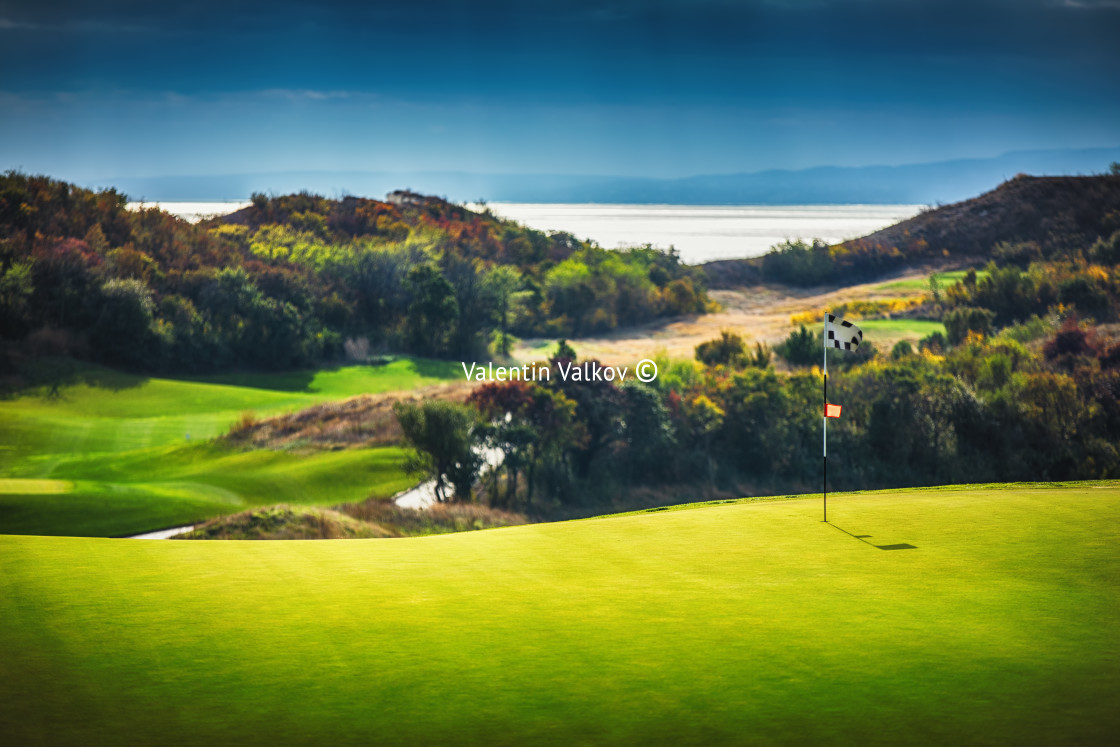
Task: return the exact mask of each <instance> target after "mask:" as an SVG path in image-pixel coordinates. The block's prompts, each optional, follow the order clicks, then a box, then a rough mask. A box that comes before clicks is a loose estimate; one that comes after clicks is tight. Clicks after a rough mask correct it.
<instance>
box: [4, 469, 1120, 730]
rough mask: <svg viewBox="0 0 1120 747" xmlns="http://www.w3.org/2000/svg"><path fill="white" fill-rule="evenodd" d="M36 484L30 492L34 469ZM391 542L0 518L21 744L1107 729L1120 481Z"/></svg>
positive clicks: (737, 509)
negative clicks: (24, 533) (127, 531)
mask: <svg viewBox="0 0 1120 747" xmlns="http://www.w3.org/2000/svg"><path fill="white" fill-rule="evenodd" d="M41 488H42V489H43V490H51V489H55V488H52V486H50V485H44V486H41ZM829 509H830V510H829V516H830V519H831V522H832V523H831V524H827V523H823V522H821V521H820V501H819V498H811V499H802V500H776V501H756V502H739V503H729V504H718V505H699V506H694V507H686V508H684V509H680V510H664V511H652V512H647V513H637V514H630V515H625V516H617V517H606V518H602V519H590V520H584V521H575V522H567V523H558V524H541V525H532V526H524V527H516V528H509V529H498V530H491V531H484V532H469V533H463V534H454V535H443V536H436V537H426V538H416V539H405V540H368V541H367V540H347V541H319V542H185V541H170V542H157V541H152V542H143V541H135V540H110V539H73V538H46V537H2V538H0V598H2V599H3V600H4V615H3V616H2V617H0V649H2V650H3V651H4V652H5V654H4V656H3V657H0V732H2V733H4V734H6V735H9V736H10V740H9V741H11V742H12V743H20V744H22V743H47V744H51V743H62V742H68V743H79V742H80V743H82V744H114V745H115V744H147V743H153V742H160V741H167V740H170V741H174V742H175V743H179V744H208V745H212V744H226V743H238V744H241V743H248V744H269V745H283V744H307V743H321V744H369V743H386V744H463V743H468V744H541V743H548V744H573V743H607V744H610V743H614V744H645V743H657V744H689V743H691V744H712V743H728V744H741V743H779V744H803V743H818V744H819V743H825V744H854V745H866V744H899V743H924V744H946V743H949V744H952V743H964V744H975V743H989V744H991V743H996V744H1064V743H1089V744H1101V743H1107V742H1110V741H1111V740H1112V738H1113V737H1114V736H1115V734H1116V733H1117V730H1118V729H1120V707H1118V706H1120V696H1118V693H1120V629H1118V627H1117V624H1116V621H1117V620H1118V619H1120V557H1118V551H1117V546H1118V544H1117V543H1118V540H1120V484H1118V483H1116V482H1112V483H1099V484H1081V485H1070V486H1045V487H1018V488H1002V489H1001V488H996V489H990V488H952V489H939V490H928V491H923V490H909V491H884V492H877V493H866V494H858V495H837V496H835V497H833V498H832V500H830V505H829Z"/></svg>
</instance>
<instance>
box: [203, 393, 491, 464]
mask: <svg viewBox="0 0 1120 747" xmlns="http://www.w3.org/2000/svg"><path fill="white" fill-rule="evenodd" d="M474 386H475V383H474V382H470V381H452V382H446V383H442V384H436V385H433V386H429V387H424V388H422V389H417V390H415V391H412V392H391V393H386V394H363V395H360V396H357V397H351V398H350V399H345V400H340V401H337V402H324V403H323V404H320V405H314V406H312V407H308V408H306V409H303V410H299V411H298V412H292V413H286V414H284V415H277V416H276V417H272V418H267V419H265V420H259V421H258V420H255V419H254V418H252V416H251V415H250V416H249V417H246V416H242V418H241V420H239V421H238V422H237V423H236V424H234V426H233V427H232V428H231V429H230V432H229V433H228V434H227V435H226V436H225V438H226V440H227V441H229V442H231V443H234V444H237V445H240V446H247V447H250V448H254V449H297V448H306V449H348V448H359V447H373V446H386V445H390V444H396V443H399V442H400V440H401V429H400V424H399V423H397V418H396V416H395V415H393V404H394V403H395V402H400V401H413V402H419V401H421V400H426V399H443V400H449V401H452V402H462V401H463V400H465V399H466V398H467V395H469V394H470V392H471V390H472V389H473V388H474Z"/></svg>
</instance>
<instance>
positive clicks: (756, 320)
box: [514, 269, 930, 366]
mask: <svg viewBox="0 0 1120 747" xmlns="http://www.w3.org/2000/svg"><path fill="white" fill-rule="evenodd" d="M929 272H930V271H929V270H928V269H916V270H910V271H908V272H907V273H906V274H903V275H899V276H897V277H891V278H881V279H879V280H876V281H875V282H872V283H864V284H862V285H853V286H849V287H844V288H839V287H835V286H830V287H821V288H804V289H802V288H791V287H786V286H779V285H756V286H752V287H748V288H737V289H734V290H714V291H710V292H709V294H710V295H711V296H712V298H714V299H715V300H716V301H718V302H719V303H720V305H721V306H722V309H721V310H720V311H717V312H715V313H712V314H704V315H702V316H687V317H678V318H676V319H669V320H662V321H659V322H655V323H651V324H645V325H642V326H638V327H630V328H628V329H624V330H618V331H616V332H612V333H611V334H608V335H603V336H602V337H591V338H583V339H578V340H570V343H571V345H572V346H573V347H574V348H575V349H576V352H578V353H579V355H580V357H581V358H598V359H599V360H601V361H602V362H604V363H607V364H612V365H626V366H633V365H634V364H635V363H637V362H638V361H639V360H641V359H642V358H648V357H650V356H652V355H654V354H655V353H658V352H663V353H665V354H667V355H668V356H669V357H670V358H692V357H693V355H694V353H695V350H696V346H697V345H699V344H700V343H702V342H704V341H706V340H711V339H714V338H716V337H718V336H719V333H720V331H721V330H724V329H730V330H732V331H733V332H735V333H737V334H739V335H740V336H742V337H743V340H744V341H745V342H747V343H748V344H749V345H753V344H754V343H755V342H763V343H767V344H769V345H773V344H775V343H778V342H781V341H782V340H784V339H785V338H786V337H788V336H789V333H790V332H791V331H792V330H793V329H794V325H793V324H792V322H791V321H790V319H791V317H793V316H794V315H797V314H803V313H805V312H806V311H813V310H818V309H821V310H823V309H832V308H835V307H838V306H840V305H842V304H852V303H854V302H857V301H890V300H897V299H898V297H899V292H898V291H897V290H888V289H883V288H881V286H882V285H884V284H886V283H890V282H892V281H897V280H910V279H915V278H918V279H923V280H924V279H925V278H926V277H928V276H929ZM899 339H901V338H899ZM544 342H545V341H543V340H531V339H527V340H524V341H522V342H521V344H520V345H518V347H517V348H516V349H515V350H514V357H515V358H516V359H518V360H520V361H524V362H530V361H533V360H541V359H543V358H544V357H547V354H549V353H551V352H552V350H553V347H554V346H553V347H549V348H546V349H543V348H542V347H541V346H542V343H544ZM895 342H897V340H895V339H886V338H883V339H876V340H875V344H876V346H877V347H878V348H879V349H880V350H883V349H885V350H890V346H891V345H893V344H894V343H895ZM542 350H544V351H545V352H543V353H542Z"/></svg>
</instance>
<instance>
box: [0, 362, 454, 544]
mask: <svg viewBox="0 0 1120 747" xmlns="http://www.w3.org/2000/svg"><path fill="white" fill-rule="evenodd" d="M75 365H78V366H81V368H80V369H79V376H77V377H76V378H78V379H81V380H82V381H81V383H74V384H71V385H69V386H65V387H61V388H60V389H59V390H58V391H57V392H56V393H55V394H54V395H53V396H47V393H46V392H44V391H41V390H35V391H30V392H24V393H23V394H21V395H20V396H17V397H15V398H13V399H10V400H7V401H5V402H4V403H3V406H2V408H0V533H9V534H54V535H74V536H100V537H106V536H108V537H112V536H121V535H128V534H138V533H140V532H145V531H151V530H154V529H161V528H165V527H170V526H178V525H183V524H190V523H194V522H197V521H200V520H204V519H206V518H210V517H213V516H218V515H221V514H229V513H234V512H237V511H240V510H242V509H244V508H247V507H250V506H257V505H264V504H272V503H281V502H286V503H296V504H322V505H336V504H338V503H343V502H346V501H356V500H361V499H364V498H366V497H370V496H375V497H388V496H391V495H392V494H393V493H395V492H398V491H400V490H403V489H405V488H407V487H409V486H410V485H412V484H414V483H415V480H413V479H410V478H409V477H408V476H406V475H405V473H404V471H403V469H402V466H401V465H402V463H403V460H404V454H403V452H402V451H401V450H400V449H396V448H378V449H355V450H347V451H345V452H320V453H311V454H295V453H290V452H276V451H265V452H253V453H243V452H237V451H235V450H233V449H231V448H228V447H224V446H221V445H217V444H211V443H207V442H206V441H207V440H208V439H210V438H212V437H214V436H217V435H220V434H222V433H224V432H226V431H227V430H228V429H229V427H230V425H231V424H232V423H233V422H235V421H236V420H237V419H238V418H239V417H240V416H241V414H242V413H244V412H247V411H248V412H253V413H255V414H256V415H257V416H267V415H271V414H276V413H279V412H285V411H291V410H296V409H299V408H303V407H307V406H310V405H313V404H316V403H319V402H323V401H326V400H331V399H340V398H344V397H350V396H354V395H358V394H366V393H381V392H390V391H403V390H413V389H416V388H418V387H423V386H426V385H428V384H434V383H438V382H440V381H446V380H448V379H452V378H456V377H457V376H458V375H461V373H462V371H461V369H460V368H459V366H458V364H454V365H453V364H451V363H449V362H447V361H431V360H426V359H419V358H398V359H396V360H393V361H391V362H389V363H387V364H385V365H380V366H347V367H343V368H335V369H329V370H324V371H306V372H294V373H282V374H231V375H226V376H212V377H204V378H198V379H192V380H177V379H158V378H145V377H142V376H135V375H131V374H124V373H119V372H116V371H111V370H108V369H102V368H98V367H95V366H84V365H83V364H75Z"/></svg>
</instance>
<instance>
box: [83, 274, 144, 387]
mask: <svg viewBox="0 0 1120 747" xmlns="http://www.w3.org/2000/svg"><path fill="white" fill-rule="evenodd" d="M101 297H102V301H101V304H100V314H99V315H98V317H97V321H96V322H95V323H94V325H93V329H91V330H90V341H91V342H92V343H93V346H94V350H95V352H96V354H97V355H98V356H99V357H102V358H103V359H105V360H107V361H109V362H110V363H123V364H125V365H126V366H133V367H142V366H143V365H144V364H145V363H146V362H147V357H148V356H149V355H150V353H151V347H152V343H153V342H154V339H155V338H154V335H153V333H152V318H153V317H152V312H153V311H154V309H155V304H154V303H153V302H152V292H151V290H149V289H148V286H146V285H144V283H143V282H142V281H140V280H132V279H130V280H116V279H114V280H110V281H108V282H106V283H105V284H104V285H102V286H101Z"/></svg>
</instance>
